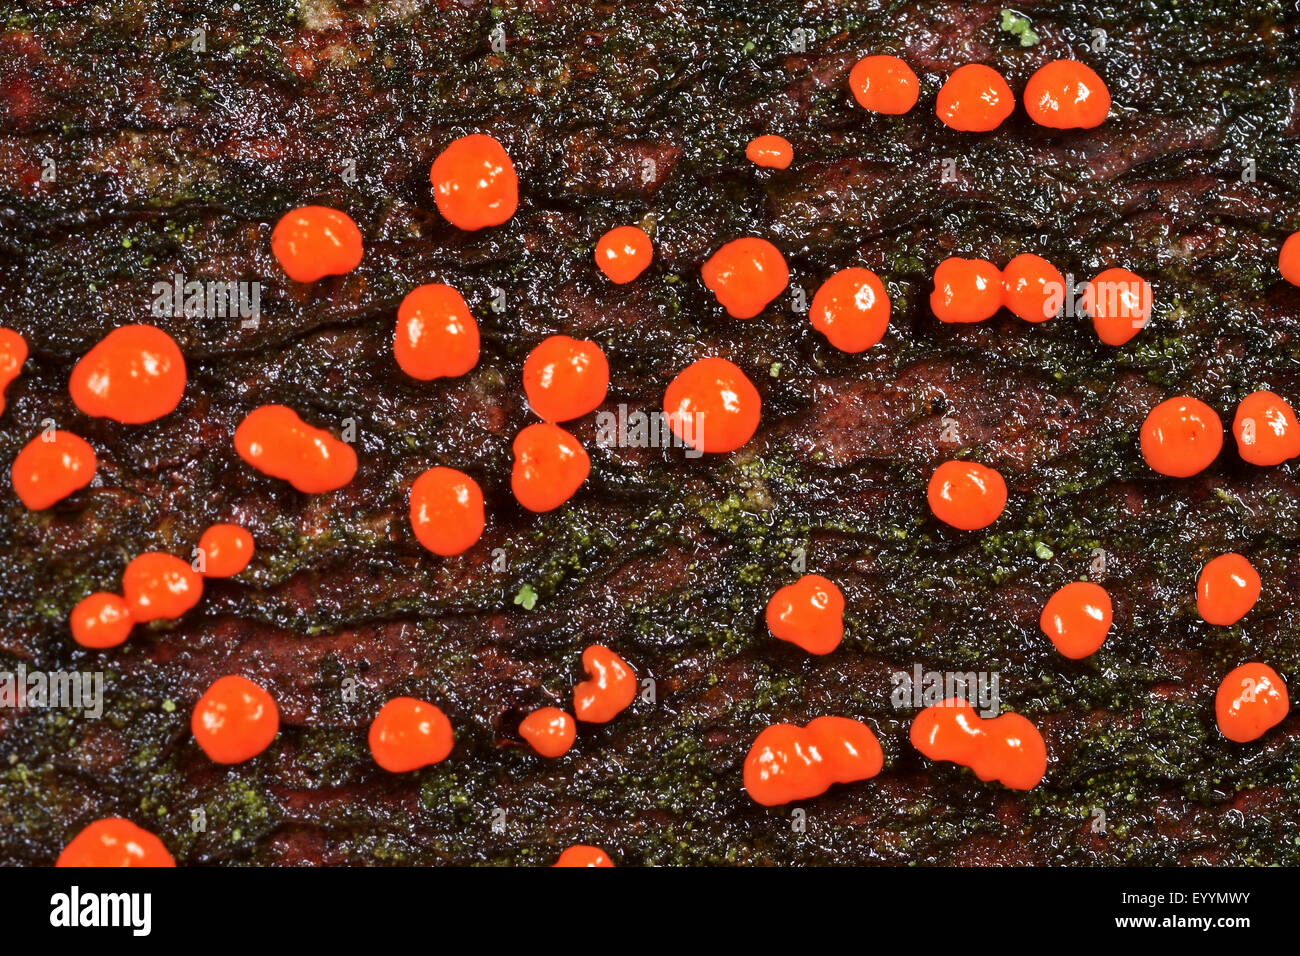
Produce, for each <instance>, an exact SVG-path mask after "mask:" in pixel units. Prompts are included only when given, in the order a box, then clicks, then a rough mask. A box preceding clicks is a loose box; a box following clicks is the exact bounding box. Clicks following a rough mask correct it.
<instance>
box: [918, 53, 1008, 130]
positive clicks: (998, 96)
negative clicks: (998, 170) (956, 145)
mask: <svg viewBox="0 0 1300 956" xmlns="http://www.w3.org/2000/svg"><path fill="white" fill-rule="evenodd" d="M1015 108H1016V98H1015V95H1014V94H1013V93H1012V92H1011V87H1009V86H1007V81H1006V80H1004V79H1003V78H1002V74H1001V73H999V72H998V71H997V70H995V69H993V68H992V67H988V66H985V65H984V64H982V63H967V64H966V65H965V66H959V67H957V69H955V70H953V71H952V73H951V74H950V75H949V77H948V79H947V80H945V81H944V84H943V86H941V87H940V88H939V95H938V96H937V97H935V102H934V112H935V115H937V116H938V117H939V120H940V122H942V123H943V124H944V125H945V126H950V127H952V128H953V129H955V130H958V131H960V132H963V133H987V132H988V131H989V130H994V129H997V128H998V127H999V126H1001V125H1002V121H1003V120H1004V119H1006V118H1007V117H1008V116H1010V115H1011V111H1012V110H1014V109H1015Z"/></svg>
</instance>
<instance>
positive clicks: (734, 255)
mask: <svg viewBox="0 0 1300 956" xmlns="http://www.w3.org/2000/svg"><path fill="white" fill-rule="evenodd" d="M700 275H701V276H702V277H703V279H704V284H705V285H706V286H707V287H708V289H709V291H710V292H712V293H713V294H714V295H715V296H717V298H718V302H719V304H721V305H722V307H723V308H724V309H726V310H727V313H728V314H729V315H731V316H732V317H733V318H736V319H752V318H753V317H754V316H756V315H758V313H760V312H762V311H763V309H765V308H767V305H768V303H770V302H771V301H772V300H773V299H775V298H776V297H777V296H778V295H780V294H781V293H782V292H783V291H784V290H785V287H786V285H787V284H788V283H789V281H790V270H789V269H788V268H787V267H786V264H785V257H784V256H782V255H781V252H780V250H779V249H777V248H776V246H774V245H772V244H771V243H770V242H768V241H767V240H766V239H759V238H756V237H754V236H746V237H744V238H741V239H733V240H732V241H731V242H728V243H727V244H726V245H724V246H723V247H722V248H720V249H719V250H718V251H717V252H715V253H714V254H713V255H711V256H710V257H709V258H708V261H706V262H705V263H704V265H703V266H701V267H700Z"/></svg>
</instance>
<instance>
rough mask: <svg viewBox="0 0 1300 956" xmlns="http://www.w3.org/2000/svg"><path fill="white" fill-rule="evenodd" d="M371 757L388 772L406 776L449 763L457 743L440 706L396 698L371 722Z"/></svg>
mask: <svg viewBox="0 0 1300 956" xmlns="http://www.w3.org/2000/svg"><path fill="white" fill-rule="evenodd" d="M369 742H370V755H371V756H372V757H373V758H374V760H375V763H377V764H379V766H381V767H383V768H384V769H385V770H387V771H388V772H389V773H406V772H407V771H409V770H418V769H419V768H421V767H428V766H431V765H433V764H436V763H441V762H442V761H444V760H446V759H447V757H448V755H449V754H450V753H451V749H452V747H453V746H455V744H456V737H455V735H454V734H453V733H452V730H451V721H449V720H448V719H447V715H446V714H444V713H443V712H442V711H441V710H440V709H439V708H438V707H435V706H434V705H433V704H430V703H427V702H425V701H422V700H418V699H416V698H414V697H394V698H393V699H392V700H390V701H389V702H388V703H386V704H384V706H383V707H381V708H379V713H378V714H376V715H375V719H374V720H373V721H371V722H370V736H369Z"/></svg>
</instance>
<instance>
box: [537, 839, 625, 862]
mask: <svg viewBox="0 0 1300 956" xmlns="http://www.w3.org/2000/svg"><path fill="white" fill-rule="evenodd" d="M551 865H552V866H613V865H614V861H613V860H611V859H610V858H609V854H607V853H606V852H605V851H604V850H602V849H601V848H600V847H598V846H586V845H585V844H581V843H580V844H578V845H577V846H571V847H569V848H568V849H567V850H565V851H564V852H563V853H561V854H560V858H559V859H558V860H556V861H555V862H554V863H553V864H551Z"/></svg>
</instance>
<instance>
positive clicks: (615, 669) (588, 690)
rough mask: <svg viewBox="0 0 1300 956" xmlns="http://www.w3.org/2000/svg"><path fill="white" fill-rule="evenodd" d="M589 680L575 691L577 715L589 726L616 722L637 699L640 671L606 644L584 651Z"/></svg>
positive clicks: (574, 705)
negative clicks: (637, 677) (637, 678)
mask: <svg viewBox="0 0 1300 956" xmlns="http://www.w3.org/2000/svg"><path fill="white" fill-rule="evenodd" d="M582 669H583V670H584V671H586V672H587V679H586V680H584V681H581V682H580V683H578V684H577V685H576V686H575V687H574V688H573V713H574V715H575V716H576V717H577V718H578V719H579V720H581V721H584V722H586V723H589V724H604V723H608V722H609V721H611V720H613V719H614V718H615V717H617V716H618V715H619V714H621V713H622V712H623V711H624V710H626V709H627V708H628V707H629V706H630V705H631V704H632V701H634V700H636V690H637V683H636V671H634V670H632V668H631V666H629V665H628V662H627V661H625V660H623V658H621V657H619V656H618V655H617V654H615V653H614V652H613V651H611V650H610V649H609V648H608V647H605V646H604V645H603V644H592V645H591V646H590V647H588V648H587V649H586V650H585V651H583V652H582Z"/></svg>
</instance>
